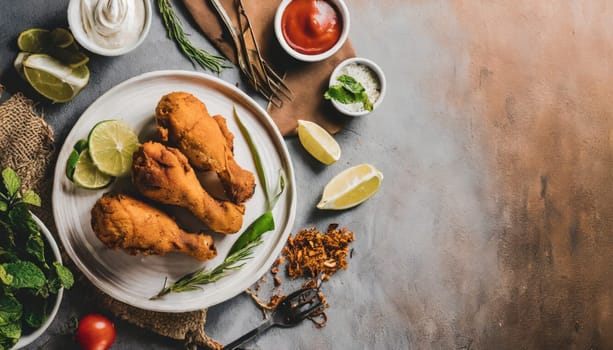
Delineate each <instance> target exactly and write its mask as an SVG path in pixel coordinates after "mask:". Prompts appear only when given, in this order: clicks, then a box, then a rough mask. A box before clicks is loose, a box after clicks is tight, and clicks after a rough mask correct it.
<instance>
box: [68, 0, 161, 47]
mask: <svg viewBox="0 0 613 350" xmlns="http://www.w3.org/2000/svg"><path fill="white" fill-rule="evenodd" d="M81 1H82V0H70V2H69V3H68V11H67V12H68V13H67V17H68V27H69V29H70V31H71V32H72V35H73V36H74V38H75V40H76V41H77V42H78V43H79V44H80V45H81V46H83V47H84V48H85V49H87V50H88V51H90V52H93V53H96V54H99V55H102V56H120V55H123V54H126V53H128V52H130V51H133V50H134V49H136V48H137V47H139V46H140V44H142V43H143V41H145V39H146V38H147V35H148V34H149V30H150V29H151V18H152V8H151V2H150V1H149V0H140V1H142V2H143V3H144V5H145V23H144V26H143V30H142V31H141V33H140V36H139V38H138V40H137V41H135V42H134V43H132V45H128V46H124V47H120V48H116V49H107V48H104V47H101V46H99V45H96V44H95V43H94V42H93V41H91V40H90V39H89V38H88V37H87V34H85V31H84V30H83V23H82V22H81V14H80V10H81ZM129 1H134V0H129Z"/></svg>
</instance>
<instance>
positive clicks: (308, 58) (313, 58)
mask: <svg viewBox="0 0 613 350" xmlns="http://www.w3.org/2000/svg"><path fill="white" fill-rule="evenodd" d="M329 1H330V2H332V3H333V4H334V5H336V6H337V8H338V10H339V12H340V14H341V16H342V18H343V30H342V31H341V36H340V37H339V38H338V41H337V42H336V44H334V46H332V47H331V48H330V49H329V50H328V51H326V52H322V53H320V54H317V55H306V54H303V53H300V52H298V51H296V50H294V49H293V48H292V47H291V46H289V44H288V43H287V42H286V41H285V37H284V36H283V30H282V29H281V19H282V18H283V12H284V11H285V8H286V7H287V5H289V3H290V2H292V0H282V1H281V3H280V4H279V7H277V10H276V12H275V18H274V30H275V36H276V37H277V41H278V42H279V45H281V47H282V48H283V50H285V52H287V53H288V54H289V55H290V56H292V57H294V58H295V59H297V60H300V61H304V62H317V61H323V60H325V59H327V58H329V57H331V56H332V55H334V54H335V53H337V52H338V50H340V48H341V47H342V46H343V45H345V42H346V41H347V38H349V29H350V26H351V16H350V15H349V8H348V7H347V4H345V1H344V0H329Z"/></svg>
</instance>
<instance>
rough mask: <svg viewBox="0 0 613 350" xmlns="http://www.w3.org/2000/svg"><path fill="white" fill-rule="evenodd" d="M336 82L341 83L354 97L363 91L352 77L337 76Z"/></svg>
mask: <svg viewBox="0 0 613 350" xmlns="http://www.w3.org/2000/svg"><path fill="white" fill-rule="evenodd" d="M336 80H338V82H339V83H341V85H342V86H343V87H344V88H345V89H347V90H349V92H352V93H354V94H356V95H358V94H360V93H362V92H363V91H365V89H364V87H363V86H362V84H360V83H358V81H357V80H355V79H354V78H353V77H352V76H349V75H347V74H343V75H341V76H339V77H338V78H336Z"/></svg>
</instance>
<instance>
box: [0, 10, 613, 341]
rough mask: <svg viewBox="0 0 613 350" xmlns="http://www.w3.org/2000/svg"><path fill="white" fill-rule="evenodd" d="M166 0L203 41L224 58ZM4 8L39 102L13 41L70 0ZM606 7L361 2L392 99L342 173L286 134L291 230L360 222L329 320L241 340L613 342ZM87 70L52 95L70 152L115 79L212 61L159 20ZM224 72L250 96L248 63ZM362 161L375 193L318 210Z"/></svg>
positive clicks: (239, 305) (4, 32) (2, 41)
mask: <svg viewBox="0 0 613 350" xmlns="http://www.w3.org/2000/svg"><path fill="white" fill-rule="evenodd" d="M172 2H173V3H174V4H176V9H177V10H178V11H179V13H180V14H181V17H182V18H183V19H184V24H185V25H186V28H187V30H188V31H189V32H190V33H192V35H191V37H190V38H191V39H192V40H193V41H194V42H195V43H196V44H198V45H199V46H201V47H204V48H207V49H210V50H213V49H212V46H211V45H210V43H208V42H207V41H206V40H205V39H204V38H203V37H202V36H200V35H198V32H197V29H196V28H195V26H194V24H193V22H192V21H191V20H190V19H189V15H188V14H187V13H185V10H184V9H183V7H182V6H181V5H180V3H179V2H178V1H172ZM546 3H547V4H549V5H545V4H546ZM0 4H1V5H2V10H1V11H0V48H1V51H0V52H1V54H0V81H1V82H2V83H3V84H5V85H6V86H7V88H8V89H9V91H18V90H23V91H26V92H28V93H29V94H31V91H29V90H28V89H27V87H25V86H24V84H23V83H21V82H20V81H19V80H18V77H17V75H16V74H15V72H14V71H13V68H12V60H13V58H14V57H15V54H16V53H17V48H16V43H15V39H16V37H17V35H18V33H19V32H20V31H22V30H23V29H26V28H29V27H49V28H51V27H55V26H66V25H67V23H66V15H65V10H66V6H67V1H53V2H46V1H40V0H38V1H35V0H24V1H19V2H17V1H9V0H1V1H0ZM606 4H608V3H607V2H606V1H592V2H589V4H588V3H585V2H581V1H576V2H568V4H558V3H556V4H555V5H554V4H550V3H549V2H542V3H538V4H535V3H534V2H531V1H517V2H515V1H509V2H483V1H477V0H475V1H442V0H433V1H418V0H410V1H408V0H386V1H373V0H352V1H348V6H349V9H350V11H351V14H352V29H351V33H350V38H351V40H352V42H353V44H354V46H355V48H356V51H357V53H358V55H359V56H363V57H367V58H370V59H372V60H374V61H376V62H377V63H379V64H380V66H381V67H382V69H383V70H384V72H385V73H386V75H387V79H388V93H387V96H386V97H385V101H384V102H383V104H382V105H381V107H380V109H378V110H377V111H375V112H374V113H373V114H371V115H369V116H367V117H363V118H359V119H355V120H353V121H352V122H350V123H349V124H348V125H347V127H346V128H345V129H344V130H343V131H341V132H340V133H339V134H338V135H337V136H336V139H337V140H338V142H339V144H340V146H341V148H342V151H343V155H342V158H341V160H340V161H339V162H337V163H336V164H334V165H332V166H329V167H325V166H322V165H319V164H318V163H317V162H316V161H314V160H313V159H311V158H310V157H309V156H308V155H307V154H306V153H305V151H304V150H303V149H302V147H301V145H300V144H299V142H298V140H297V139H295V138H287V139H286V143H287V146H288V148H289V150H290V154H291V157H292V160H293V163H294V166H295V168H296V180H297V185H298V197H299V202H298V211H297V212H298V215H297V218H296V222H295V226H294V227H295V229H294V232H297V231H298V230H299V229H300V228H304V227H311V226H316V227H318V228H319V229H321V230H323V229H325V228H326V226H327V225H328V224H329V223H333V222H335V223H340V224H341V225H345V226H348V227H349V228H350V229H351V230H353V231H354V232H355V235H356V241H355V242H354V243H353V245H352V248H353V249H354V254H353V257H352V259H351V260H350V264H349V267H348V269H347V270H346V271H342V272H340V273H339V274H338V275H335V276H334V278H333V279H332V280H331V281H330V282H328V283H326V284H324V286H323V291H324V292H325V293H326V295H327V296H328V301H329V303H330V308H329V309H328V315H329V321H328V325H327V326H326V327H324V328H323V329H317V328H315V327H314V326H313V325H312V324H310V323H303V324H301V325H300V326H298V327H296V328H293V329H273V330H271V331H269V332H268V333H266V334H265V335H263V336H261V337H259V338H257V339H256V340H255V341H253V342H251V343H249V344H247V345H246V346H245V348H248V349H430V348H433V349H537V348H538V349H562V348H573V349H575V348H576V349H586V348H594V349H607V348H612V347H613V338H612V334H613V311H612V310H613V301H612V300H613V295H612V290H613V288H611V287H613V284H612V282H611V281H613V267H612V266H613V264H611V261H610V259H611V256H613V254H612V253H613V241H612V238H611V235H610V231H611V223H613V209H612V208H611V204H610V203H612V202H611V199H612V198H611V196H612V195H613V190H611V189H610V183H611V180H612V179H611V175H610V173H611V171H610V168H611V162H612V159H613V157H611V148H610V146H609V142H610V139H609V130H611V128H612V127H613V125H612V123H613V122H612V120H613V118H612V116H611V110H613V109H612V108H610V107H611V106H610V103H611V102H606V101H610V100H611V99H610V96H611V95H612V91H611V89H612V88H611V87H609V85H611V84H610V81H611V78H612V75H613V70H612V69H610V68H611V63H610V58H611V57H613V42H612V40H611V38H612V37H613V35H612V31H613V30H612V29H610V28H611V26H610V24H609V25H607V24H606V23H609V22H610V21H609V22H607V20H606V18H610V17H611V16H610V15H611V13H610V12H611V9H610V6H609V7H607V6H606ZM607 60H608V61H607ZM89 66H90V69H91V75H92V79H91V81H90V84H89V86H88V87H87V88H86V89H85V90H84V91H83V92H82V93H81V94H79V95H78V96H77V98H75V99H74V100H73V101H72V102H70V103H67V104H56V105H52V104H49V103H47V102H44V100H41V99H38V101H40V104H39V106H38V107H39V108H40V109H41V110H43V111H44V112H45V119H46V120H48V121H49V123H50V124H51V125H52V126H53V128H54V130H55V136H56V140H57V143H58V146H59V145H61V143H62V141H63V139H64V137H65V136H66V134H67V133H68V131H69V130H70V128H71V126H72V125H73V124H74V123H75V121H76V120H77V119H78V118H79V115H80V114H81V113H82V112H83V111H84V110H85V108H86V107H87V106H88V105H89V104H90V103H92V102H93V101H94V100H95V99H96V98H97V97H98V96H100V95H101V94H103V93H104V92H105V91H107V90H108V89H109V88H111V87H113V86H114V85H116V84H118V83H119V82H121V81H123V80H125V79H127V78H130V77H132V76H135V75H137V74H140V73H142V72H147V71H152V70H158V69H186V70H193V69H196V70H200V69H199V68H194V67H193V66H192V65H191V63H190V62H189V61H187V60H186V59H185V58H184V57H183V56H181V54H180V53H179V51H178V50H177V49H176V48H175V46H174V44H173V43H172V42H171V41H169V40H168V39H167V38H166V35H165V32H164V28H163V25H162V22H161V20H160V17H159V16H158V15H157V14H156V15H155V16H154V18H153V23H152V28H151V32H150V34H149V36H148V38H147V40H146V41H145V43H144V44H143V45H142V46H141V47H140V48H139V49H137V50H136V51H134V52H132V53H130V54H127V55H125V56H121V57H115V58H106V57H100V56H96V55H92V59H91V63H90V65H89ZM590 67H591V68H590ZM221 78H222V79H224V80H227V81H229V82H232V83H237V84H238V85H239V86H240V87H243V88H244V85H243V84H242V82H240V79H239V77H238V72H237V70H236V69H235V68H233V69H227V70H224V72H223V73H222V74H221ZM607 82H608V83H607ZM32 96H33V97H34V98H36V95H34V94H32ZM256 99H257V101H258V102H260V103H262V104H263V103H264V102H263V101H262V100H261V99H259V98H257V96H256ZM365 162H368V163H372V164H373V165H375V166H376V167H378V168H379V169H380V170H381V171H382V172H383V174H384V176H385V180H384V183H383V187H382V188H381V190H380V191H379V193H377V194H376V196H374V197H373V198H371V199H370V200H369V201H367V202H365V203H363V204H362V205H360V206H358V207H356V208H354V209H351V210H347V211H341V212H321V211H318V210H317V209H315V204H316V203H317V202H318V200H319V196H320V193H321V192H320V190H321V189H322V188H323V186H324V185H325V184H326V183H327V182H328V180H329V179H330V178H331V177H332V176H333V175H335V174H336V173H338V172H339V171H341V170H343V169H345V168H346V167H348V166H351V165H356V164H360V163H365ZM289 286H290V285H289V284H288V287H289ZM89 307H90V306H89V305H83V304H82V303H80V293H79V291H78V290H74V291H70V292H68V293H67V294H66V297H65V299H64V302H63V304H62V309H61V312H60V315H59V317H58V318H57V320H56V322H55V323H54V324H53V326H52V327H51V329H50V330H49V331H48V332H47V333H46V334H45V335H44V336H43V337H42V338H41V339H40V340H39V341H38V342H37V343H36V344H34V345H33V346H31V347H30V348H31V349H36V348H43V349H60V348H71V347H74V342H73V341H72V340H71V339H70V336H69V335H62V332H63V331H65V326H66V323H67V321H68V320H69V318H70V317H71V316H73V315H80V314H82V313H84V312H87V311H89V310H90V309H89ZM260 321H261V314H260V313H259V311H258V309H257V308H256V307H255V306H254V305H253V303H252V302H251V300H250V299H249V298H248V297H247V296H245V295H244V294H243V295H240V296H238V297H236V298H233V299H231V300H228V301H227V302H224V303H222V304H220V305H217V306H215V307H213V308H211V309H210V310H209V314H208V323H207V332H208V333H209V334H210V335H211V336H212V337H214V338H215V339H218V340H220V341H222V342H227V341H231V340H232V339H234V338H235V337H237V336H239V335H241V334H242V333H243V332H245V331H247V330H248V329H250V328H251V327H253V326H254V325H256V324H257V323H258V322H260ZM117 329H118V338H117V341H116V344H115V346H114V347H113V348H114V349H169V348H180V347H181V344H180V343H178V342H175V341H171V340H168V339H164V338H162V337H160V336H157V335H154V334H152V333H150V332H148V331H144V330H140V329H137V328H135V327H133V326H130V325H128V324H126V323H124V322H120V321H118V323H117Z"/></svg>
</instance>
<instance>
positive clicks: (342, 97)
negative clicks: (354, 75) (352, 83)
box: [324, 85, 358, 104]
mask: <svg viewBox="0 0 613 350" xmlns="http://www.w3.org/2000/svg"><path fill="white" fill-rule="evenodd" d="M324 98H325V99H326V100H330V99H333V100H336V101H338V102H340V103H342V104H350V103H356V102H358V101H357V99H356V97H355V95H354V94H353V93H352V92H351V91H348V90H347V89H345V88H344V87H342V86H341V85H332V86H330V88H329V89H328V91H326V92H325V93H324Z"/></svg>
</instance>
